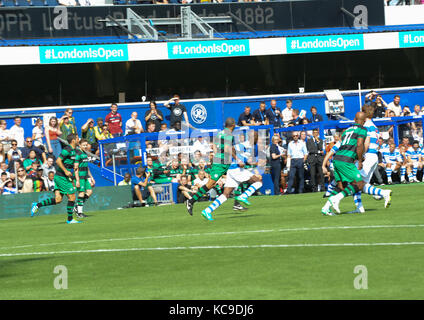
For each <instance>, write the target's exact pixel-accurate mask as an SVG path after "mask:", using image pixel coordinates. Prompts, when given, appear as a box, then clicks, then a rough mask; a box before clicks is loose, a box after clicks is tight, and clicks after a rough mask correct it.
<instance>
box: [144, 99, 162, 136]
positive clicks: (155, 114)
mask: <svg viewBox="0 0 424 320" xmlns="http://www.w3.org/2000/svg"><path fill="white" fill-rule="evenodd" d="M149 107H150V109H149V110H147V111H146V113H145V114H144V121H145V124H146V127H147V123H148V122H149V121H152V122H153V123H154V124H155V132H158V131H160V130H161V124H162V121H163V113H162V111H160V110H159V109H158V108H157V105H156V102H155V101H150V104H149Z"/></svg>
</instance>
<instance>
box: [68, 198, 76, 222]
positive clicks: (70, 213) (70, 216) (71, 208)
mask: <svg viewBox="0 0 424 320" xmlns="http://www.w3.org/2000/svg"><path fill="white" fill-rule="evenodd" d="M74 205H75V201H68V204H67V205H66V212H67V213H68V221H71V220H72V219H73V212H74Z"/></svg>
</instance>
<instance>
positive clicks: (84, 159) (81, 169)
mask: <svg viewBox="0 0 424 320" xmlns="http://www.w3.org/2000/svg"><path fill="white" fill-rule="evenodd" d="M90 149H91V146H90V144H89V143H88V141H87V140H85V139H81V140H80V142H79V148H77V149H76V158H75V163H74V171H75V186H76V188H77V192H78V199H77V204H76V206H75V207H74V213H75V214H76V215H77V217H78V218H85V217H86V215H85V214H84V212H83V208H84V202H85V201H87V200H88V198H89V197H90V196H91V195H92V194H93V186H94V183H95V181H94V179H93V176H92V175H91V172H90V169H89V168H88V162H89V158H88V155H87V153H86V152H87V151H90Z"/></svg>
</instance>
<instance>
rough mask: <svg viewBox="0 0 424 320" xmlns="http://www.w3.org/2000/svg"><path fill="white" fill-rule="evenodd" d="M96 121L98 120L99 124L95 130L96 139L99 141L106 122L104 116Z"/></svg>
mask: <svg viewBox="0 0 424 320" xmlns="http://www.w3.org/2000/svg"><path fill="white" fill-rule="evenodd" d="M96 122H97V125H96V126H95V127H94V131H95V133H96V139H97V141H99V140H100V139H99V137H100V136H101V134H102V131H103V124H104V122H103V118H97V121H96Z"/></svg>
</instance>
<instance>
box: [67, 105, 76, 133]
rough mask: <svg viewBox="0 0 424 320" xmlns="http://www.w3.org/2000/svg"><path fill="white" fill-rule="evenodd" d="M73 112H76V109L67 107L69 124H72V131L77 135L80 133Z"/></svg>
mask: <svg viewBox="0 0 424 320" xmlns="http://www.w3.org/2000/svg"><path fill="white" fill-rule="evenodd" d="M73 114H74V110H72V109H71V108H67V109H66V110H65V115H66V116H67V117H68V119H69V124H70V125H71V126H72V133H73V134H75V135H78V131H77V125H76V121H75V118H74V116H73Z"/></svg>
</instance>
